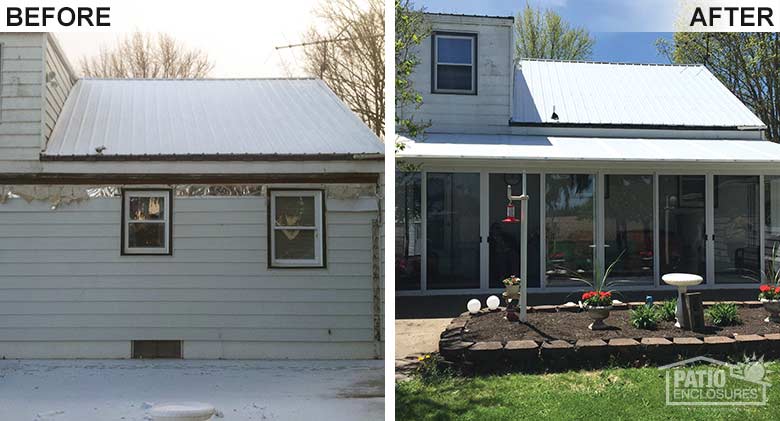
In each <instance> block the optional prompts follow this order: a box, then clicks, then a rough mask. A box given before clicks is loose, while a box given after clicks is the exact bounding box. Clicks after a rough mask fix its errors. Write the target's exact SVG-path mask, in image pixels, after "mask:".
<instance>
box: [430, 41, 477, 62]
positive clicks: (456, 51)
mask: <svg viewBox="0 0 780 421" xmlns="http://www.w3.org/2000/svg"><path fill="white" fill-rule="evenodd" d="M472 41H473V40H472V39H471V38H447V37H441V36H439V37H436V48H437V50H436V60H437V63H456V64H471V43H472Z"/></svg>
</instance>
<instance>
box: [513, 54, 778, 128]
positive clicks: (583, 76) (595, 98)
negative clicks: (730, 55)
mask: <svg viewBox="0 0 780 421" xmlns="http://www.w3.org/2000/svg"><path fill="white" fill-rule="evenodd" d="M514 91H515V92H514V111H513V116H512V121H513V122H521V123H564V124H566V123H570V124H583V125H589V124H595V125H659V126H697V127H698V126H701V127H762V128H763V127H765V124H764V123H763V122H762V121H761V120H760V119H759V118H758V117H756V116H755V115H754V114H753V113H752V112H751V111H750V110H749V109H748V108H747V107H746V106H745V105H744V104H743V103H742V102H741V101H740V100H739V99H738V98H737V97H736V96H734V94H732V93H731V92H730V91H729V90H728V89H727V88H726V87H725V86H724V85H723V84H722V83H720V81H719V80H718V79H717V78H716V77H715V76H714V75H713V74H712V73H710V71H709V70H707V68H706V67H704V66H701V65H648V64H626V63H602V62H567V61H547V60H522V61H520V63H519V66H518V67H517V69H516V72H515V86H514ZM553 110H554V111H555V113H556V114H557V115H558V117H559V119H558V120H557V121H556V120H554V119H553V118H552V115H553Z"/></svg>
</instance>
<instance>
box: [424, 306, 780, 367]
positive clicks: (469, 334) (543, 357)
mask: <svg viewBox="0 0 780 421" xmlns="http://www.w3.org/2000/svg"><path fill="white" fill-rule="evenodd" d="M706 304H710V303H706ZM737 304H738V305H739V316H740V318H741V319H742V324H740V325H736V326H724V327H719V326H713V325H711V324H709V323H708V324H707V325H706V327H705V329H704V330H702V331H699V332H691V331H685V330H682V329H679V328H676V327H674V322H663V321H662V322H660V323H659V325H658V328H657V329H656V330H644V329H637V328H634V327H633V326H631V324H630V323H629V321H628V319H629V313H630V312H629V310H628V308H629V307H630V306H629V305H625V306H621V307H618V308H616V309H615V310H613V311H612V312H611V314H610V316H609V318H608V319H607V320H606V323H607V324H608V325H610V326H612V327H613V328H612V329H609V330H602V331H592V330H589V329H588V328H587V326H588V324H589V323H590V322H591V319H590V318H589V317H588V315H587V314H586V313H585V312H581V311H579V309H578V308H571V307H563V306H539V307H532V308H529V313H528V321H527V323H519V322H509V321H507V320H505V319H504V315H505V312H504V311H494V312H489V311H482V312H480V313H479V314H476V315H473V316H472V315H470V314H468V313H464V314H462V315H461V316H460V317H458V318H456V319H454V320H453V321H452V323H451V324H450V326H449V327H448V328H447V329H446V330H445V331H444V332H443V333H442V335H441V339H440V342H439V348H440V352H441V354H442V356H443V357H444V358H445V359H447V360H449V361H451V362H454V363H456V364H460V365H465V366H471V367H473V368H476V369H478V370H483V371H495V370H504V369H517V368H520V369H532V370H539V369H543V370H544V369H554V368H569V367H579V366H600V365H604V364H607V363H611V362H623V363H628V364H631V365H642V364H648V363H650V364H653V363H658V364H661V363H668V362H671V361H676V360H680V359H684V358H690V357H694V356H700V355H709V356H712V357H716V358H718V357H720V358H740V357H741V356H742V355H743V354H747V355H752V354H756V355H757V356H761V355H763V356H765V357H766V358H778V357H780V324H776V323H767V322H764V319H765V318H766V317H767V313H766V311H765V310H764V309H763V308H761V307H760V303H758V302H738V303H737ZM635 305H641V304H640V303H636V304H635Z"/></svg>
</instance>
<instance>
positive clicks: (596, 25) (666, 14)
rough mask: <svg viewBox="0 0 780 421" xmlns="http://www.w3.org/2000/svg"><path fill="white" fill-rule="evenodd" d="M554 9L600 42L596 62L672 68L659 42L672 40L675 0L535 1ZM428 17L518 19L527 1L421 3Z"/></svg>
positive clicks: (432, 0) (439, 0)
mask: <svg viewBox="0 0 780 421" xmlns="http://www.w3.org/2000/svg"><path fill="white" fill-rule="evenodd" d="M529 3H530V4H531V5H532V6H540V7H541V8H550V9H552V10H555V11H556V12H558V13H559V14H560V15H561V16H563V18H564V19H566V20H567V21H568V22H569V23H570V24H572V25H573V26H581V27H585V28H586V29H587V30H589V31H590V33H591V35H593V37H594V38H595V39H596V45H595V47H594V49H593V57H592V59H593V60H598V61H623V62H637V63H668V60H667V59H666V57H663V56H661V55H659V54H658V52H657V50H656V47H655V41H656V40H657V39H658V38H661V37H663V38H671V35H672V34H671V33H670V32H658V30H659V29H663V28H665V27H667V25H668V24H669V22H671V21H672V19H673V17H674V13H675V12H676V8H675V0H532V1H529ZM415 6H416V7H424V8H425V9H426V11H429V12H441V13H464V14H475V15H497V16H515V15H517V12H518V11H520V9H521V8H523V7H524V6H525V0H479V1H477V0H472V1H468V0H416V1H415Z"/></svg>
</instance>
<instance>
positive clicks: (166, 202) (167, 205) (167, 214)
mask: <svg viewBox="0 0 780 421" xmlns="http://www.w3.org/2000/svg"><path fill="white" fill-rule="evenodd" d="M122 195H123V198H122V200H123V201H124V204H123V206H124V209H125V212H124V213H125V214H124V217H123V220H122V225H123V227H122V231H123V234H122V235H123V236H124V238H123V240H124V241H123V243H122V254H125V255H144V254H159V255H169V254H171V238H172V235H171V207H172V206H173V204H172V203H171V202H172V201H173V195H172V194H171V191H170V190H154V189H149V190H123V191H122ZM134 197H144V198H153V197H154V198H160V199H163V218H162V219H150V220H136V219H132V218H131V215H130V199H131V198H134ZM160 223H162V224H163V225H164V226H165V235H164V237H163V239H164V241H165V247H130V224H160Z"/></svg>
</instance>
